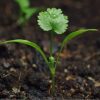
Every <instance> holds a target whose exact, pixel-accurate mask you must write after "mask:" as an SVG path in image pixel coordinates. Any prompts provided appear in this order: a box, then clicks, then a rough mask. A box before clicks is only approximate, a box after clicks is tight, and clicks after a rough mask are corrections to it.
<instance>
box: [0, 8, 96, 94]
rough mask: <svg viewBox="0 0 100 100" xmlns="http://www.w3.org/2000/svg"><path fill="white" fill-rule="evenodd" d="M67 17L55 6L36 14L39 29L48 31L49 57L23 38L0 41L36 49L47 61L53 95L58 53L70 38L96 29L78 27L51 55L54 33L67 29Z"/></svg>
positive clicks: (34, 44)
mask: <svg viewBox="0 0 100 100" xmlns="http://www.w3.org/2000/svg"><path fill="white" fill-rule="evenodd" d="M68 22H69V21H68V17H67V16H65V15H63V13H62V10H61V9H56V8H51V9H50V8H48V9H47V10H46V11H44V12H40V13H39V16H38V24H39V26H40V28H41V29H43V30H44V31H50V33H49V34H50V39H51V41H50V56H49V58H48V57H47V56H46V55H45V53H44V51H43V50H42V49H41V47H40V46H39V45H37V44H36V43H34V42H31V41H28V40H23V39H16V40H8V41H4V42H0V44H6V43H20V44H25V45H28V46H31V47H32V48H34V49H36V50H37V51H38V52H39V53H40V54H41V55H42V57H43V58H44V60H45V62H46V63H47V65H48V67H49V70H50V74H51V80H52V84H51V86H52V87H51V94H52V95H54V93H55V74H56V68H57V65H58V62H59V60H60V53H61V52H62V50H63V48H64V46H65V44H67V43H68V42H69V41H70V40H72V39H73V38H75V37H77V36H79V35H82V34H83V33H85V32H88V31H97V30H96V29H79V30H77V31H75V32H71V33H69V34H68V35H67V36H66V37H65V39H64V40H63V41H62V43H61V48H60V50H59V54H58V56H57V57H54V55H53V37H54V34H55V35H61V34H63V33H64V32H65V31H66V30H67V29H68Z"/></svg>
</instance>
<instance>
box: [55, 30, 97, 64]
mask: <svg viewBox="0 0 100 100" xmlns="http://www.w3.org/2000/svg"><path fill="white" fill-rule="evenodd" d="M88 31H97V29H79V30H78V31H75V32H72V33H70V34H69V35H67V36H66V37H65V39H64V40H63V42H62V44H61V49H60V51H59V54H58V57H57V63H56V65H57V64H58V62H59V58H60V53H61V51H62V49H63V47H64V46H65V44H66V43H68V42H69V41H70V40H72V39H73V38H75V37H77V36H79V35H82V34H83V33H85V32H88Z"/></svg>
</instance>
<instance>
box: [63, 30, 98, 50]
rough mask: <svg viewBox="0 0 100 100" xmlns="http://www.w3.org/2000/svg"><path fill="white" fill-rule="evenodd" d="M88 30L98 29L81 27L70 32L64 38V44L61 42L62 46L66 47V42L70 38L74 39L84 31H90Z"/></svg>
mask: <svg viewBox="0 0 100 100" xmlns="http://www.w3.org/2000/svg"><path fill="white" fill-rule="evenodd" d="M88 31H97V29H79V30H78V31H75V32H72V33H70V34H69V35H67V36H66V37H65V39H64V40H63V42H62V44H61V48H63V47H64V45H65V44H66V43H68V42H69V41H70V40H72V39H73V38H75V37H77V36H79V35H82V34H83V33H85V32H88Z"/></svg>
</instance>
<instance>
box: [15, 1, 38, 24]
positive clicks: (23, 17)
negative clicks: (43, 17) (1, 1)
mask: <svg viewBox="0 0 100 100" xmlns="http://www.w3.org/2000/svg"><path fill="white" fill-rule="evenodd" d="M15 1H16V3H17V4H18V5H19V7H20V17H19V19H18V24H19V25H23V24H25V23H26V22H27V21H28V20H29V19H30V18H31V17H32V15H33V14H34V13H36V12H37V11H38V8H35V7H32V8H31V7H30V1H29V0H15Z"/></svg>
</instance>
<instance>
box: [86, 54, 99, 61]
mask: <svg viewBox="0 0 100 100" xmlns="http://www.w3.org/2000/svg"><path fill="white" fill-rule="evenodd" d="M99 55H100V52H96V53H94V54H93V55H91V56H88V57H86V58H85V59H84V61H88V60H90V59H92V58H93V57H95V56H99Z"/></svg>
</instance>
